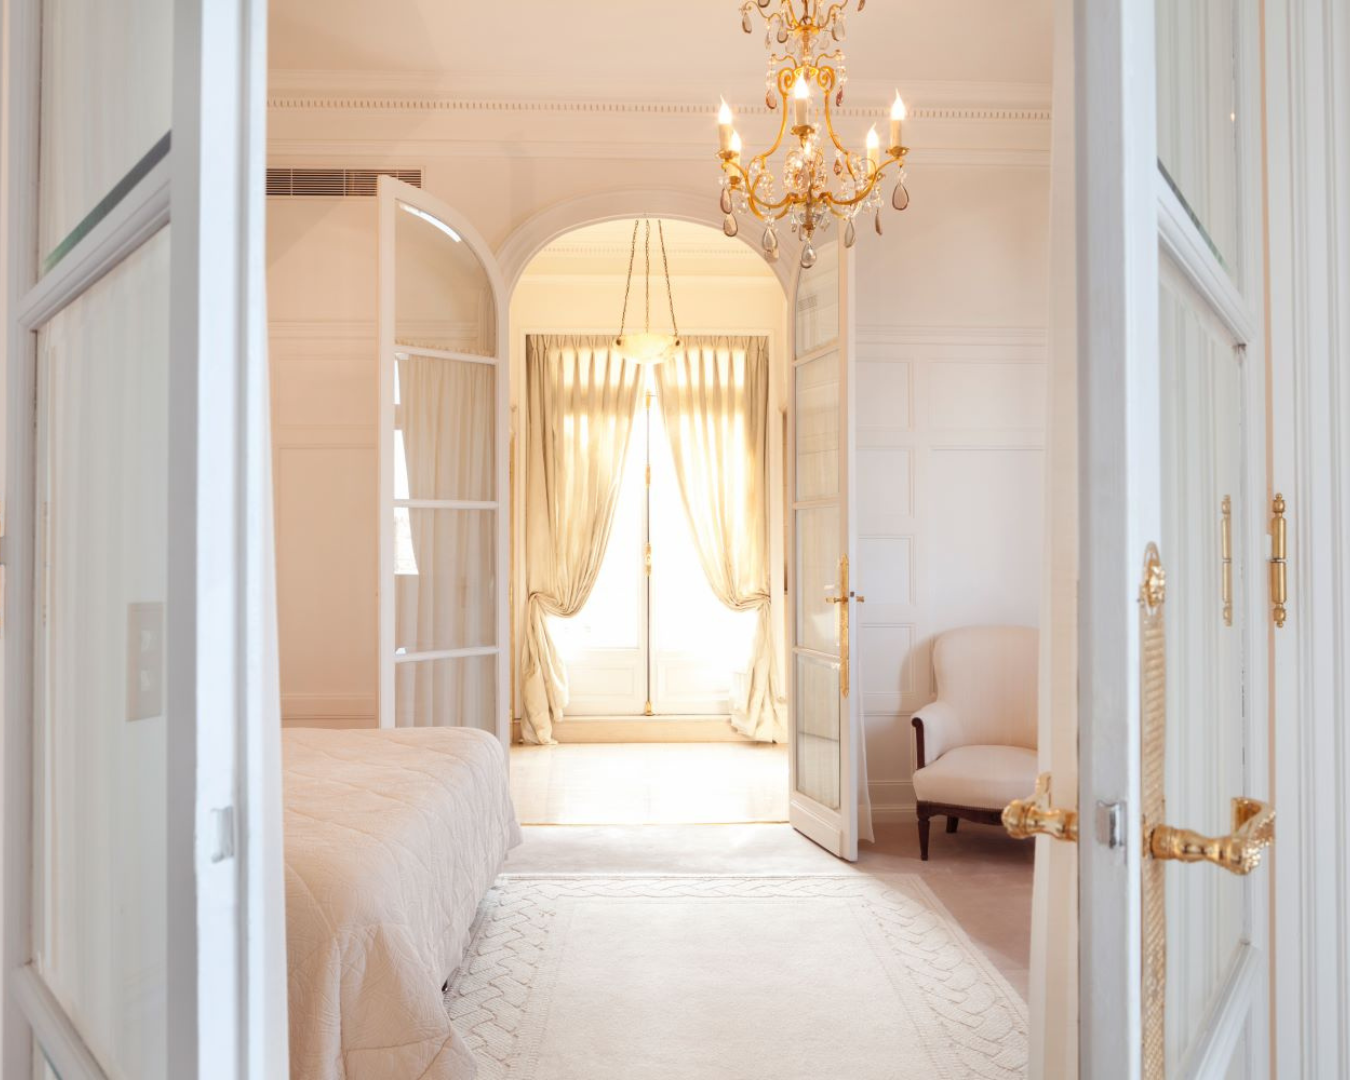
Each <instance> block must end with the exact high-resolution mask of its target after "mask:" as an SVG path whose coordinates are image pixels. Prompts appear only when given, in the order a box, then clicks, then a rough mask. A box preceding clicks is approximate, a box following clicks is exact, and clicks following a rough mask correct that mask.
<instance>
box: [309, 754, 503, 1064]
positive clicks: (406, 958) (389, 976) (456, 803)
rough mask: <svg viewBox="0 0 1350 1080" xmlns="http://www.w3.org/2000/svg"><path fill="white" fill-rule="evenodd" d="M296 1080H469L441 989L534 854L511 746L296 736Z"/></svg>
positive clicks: (465, 1057) (465, 1054)
mask: <svg viewBox="0 0 1350 1080" xmlns="http://www.w3.org/2000/svg"><path fill="white" fill-rule="evenodd" d="M282 759H283V766H284V793H285V817H286V949H287V969H288V973H289V995H288V996H289V1005H290V1050H291V1076H292V1078H293V1080H376V1078H379V1080H392V1078H395V1077H421V1078H425V1080H465V1078H469V1077H473V1076H474V1075H475V1072H476V1069H475V1066H474V1063H473V1058H472V1055H471V1054H470V1052H469V1051H468V1049H467V1048H466V1047H465V1046H464V1043H463V1042H462V1040H461V1039H460V1038H459V1036H458V1035H457V1034H456V1033H455V1031H454V1030H453V1029H452V1027H451V1025H450V1020H449V1016H448V1014H447V1013H446V1009H445V1004H444V1000H443V998H442V986H443V985H444V983H445V982H446V980H447V979H448V978H449V977H450V975H451V974H452V973H453V972H454V970H455V968H456V967H457V966H458V964H459V962H460V959H461V958H462V955H463V950H464V947H465V945H466V944H467V943H468V938H469V931H470V928H471V926H472V924H473V920H474V915H475V913H476V911H477V908H478V904H479V901H480V900H481V899H482V898H483V896H484V894H485V893H486V892H487V889H488V887H489V886H490V885H491V884H492V881H493V879H494V878H495V877H496V876H497V873H498V871H499V870H500V869H501V866H502V863H503V861H504V860H505V858H506V853H507V851H508V850H509V849H510V848H512V847H514V846H515V845H516V844H517V843H519V842H520V828H519V826H518V825H517V824H516V816H515V811H514V809H513V808H512V805H511V793H510V787H509V784H508V781H507V768H506V755H505V751H504V749H503V747H502V745H501V743H500V742H499V741H498V740H497V739H496V738H495V737H493V736H492V735H489V734H488V733H486V732H482V731H476V730H472V729H469V728H406V729H396V730H361V731H330V730H319V729H308V728H298V729H289V730H287V731H285V732H284V733H283V736H282Z"/></svg>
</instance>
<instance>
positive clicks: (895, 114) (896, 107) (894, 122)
mask: <svg viewBox="0 0 1350 1080" xmlns="http://www.w3.org/2000/svg"><path fill="white" fill-rule="evenodd" d="M904 119H905V103H904V102H903V101H901V100H900V91H899V90H897V91H896V92H895V101H894V102H893V103H892V104H891V154H892V156H895V157H898V156H899V155H900V147H901V145H902V144H901V142H900V124H901V122H902V121H903V120H904Z"/></svg>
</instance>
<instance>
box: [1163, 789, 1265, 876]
mask: <svg viewBox="0 0 1350 1080" xmlns="http://www.w3.org/2000/svg"><path fill="white" fill-rule="evenodd" d="M1274 839H1275V811H1274V809H1273V808H1272V807H1271V806H1270V805H1268V804H1267V803H1263V802H1258V801H1257V800H1256V799H1244V798H1239V799H1234V800H1233V831H1232V832H1231V833H1229V834H1228V835H1227V836H1201V835H1200V834H1199V833H1198V832H1192V831H1191V830H1190V829H1175V828H1173V827H1172V826H1171V825H1157V826H1155V827H1154V828H1153V829H1152V830H1151V831H1150V832H1149V837H1148V850H1149V854H1150V855H1152V856H1153V857H1154V858H1155V859H1172V860H1175V861H1177V862H1211V863H1214V865H1216V866H1222V867H1223V868H1224V869H1225V870H1230V871H1232V872H1233V873H1234V874H1250V873H1251V872H1252V871H1253V870H1255V869H1256V868H1257V867H1258V866H1260V865H1261V854H1262V852H1264V851H1265V849H1266V848H1268V847H1269V846H1270V844H1271V842H1272V841H1273V840H1274Z"/></svg>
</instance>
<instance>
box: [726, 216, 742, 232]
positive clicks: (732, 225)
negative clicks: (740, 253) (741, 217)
mask: <svg viewBox="0 0 1350 1080" xmlns="http://www.w3.org/2000/svg"><path fill="white" fill-rule="evenodd" d="M722 231H723V232H724V233H726V234H727V235H728V236H735V235H736V234H737V233H738V232H740V231H741V227H740V226H739V225H737V224H736V215H735V214H728V215H727V216H726V218H725V219H724V220H723V221H722Z"/></svg>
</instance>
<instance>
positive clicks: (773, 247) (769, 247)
mask: <svg viewBox="0 0 1350 1080" xmlns="http://www.w3.org/2000/svg"><path fill="white" fill-rule="evenodd" d="M760 243H762V244H763V245H764V250H765V251H777V250H778V234H777V233H776V232H774V231H773V226H772V225H770V226H769V227H768V228H767V229H765V230H764V239H763V240H761V241H760Z"/></svg>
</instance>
